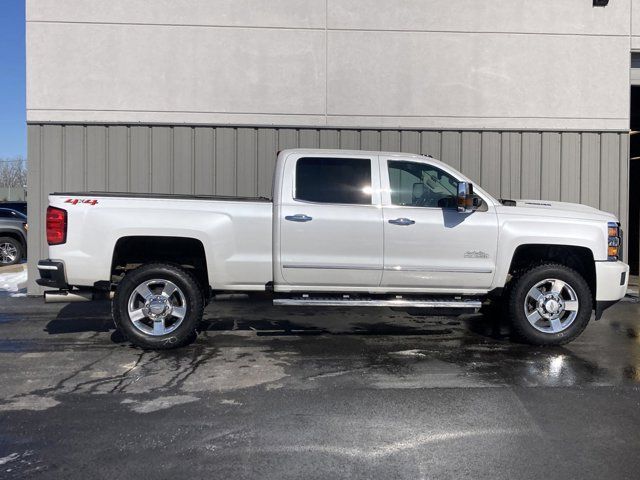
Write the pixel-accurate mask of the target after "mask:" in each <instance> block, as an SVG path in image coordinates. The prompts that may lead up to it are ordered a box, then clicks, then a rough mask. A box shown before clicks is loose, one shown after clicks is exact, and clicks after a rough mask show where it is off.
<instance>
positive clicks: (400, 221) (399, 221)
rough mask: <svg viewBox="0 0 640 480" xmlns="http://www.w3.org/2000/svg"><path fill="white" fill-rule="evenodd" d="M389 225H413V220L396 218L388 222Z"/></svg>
mask: <svg viewBox="0 0 640 480" xmlns="http://www.w3.org/2000/svg"><path fill="white" fill-rule="evenodd" d="M389 223H392V224H394V225H403V226H404V225H413V224H414V223H416V222H415V220H411V219H410V218H396V219H395V220H389Z"/></svg>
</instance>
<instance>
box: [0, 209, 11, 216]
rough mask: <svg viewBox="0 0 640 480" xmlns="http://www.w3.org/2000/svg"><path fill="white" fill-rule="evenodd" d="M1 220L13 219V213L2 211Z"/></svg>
mask: <svg viewBox="0 0 640 480" xmlns="http://www.w3.org/2000/svg"><path fill="white" fill-rule="evenodd" d="M0 218H11V212H10V211H9V210H0Z"/></svg>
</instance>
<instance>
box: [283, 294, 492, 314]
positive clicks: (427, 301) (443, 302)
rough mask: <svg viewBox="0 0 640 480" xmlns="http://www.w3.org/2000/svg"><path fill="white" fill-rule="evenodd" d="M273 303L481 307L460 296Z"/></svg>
mask: <svg viewBox="0 0 640 480" xmlns="http://www.w3.org/2000/svg"><path fill="white" fill-rule="evenodd" d="M273 304H274V305H282V306H301V305H309V306H317V307H397V308H402V307H410V308H456V309H467V310H475V309H479V308H480V307H482V302H481V301H480V300H478V299H475V298H472V299H462V298H424V297H423V298H410V297H409V298H406V297H400V298H398V297H396V298H386V299H385V298H366V297H365V298H363V297H354V298H351V297H350V296H348V295H346V296H343V297H310V296H302V297H295V298H276V299H274V300H273Z"/></svg>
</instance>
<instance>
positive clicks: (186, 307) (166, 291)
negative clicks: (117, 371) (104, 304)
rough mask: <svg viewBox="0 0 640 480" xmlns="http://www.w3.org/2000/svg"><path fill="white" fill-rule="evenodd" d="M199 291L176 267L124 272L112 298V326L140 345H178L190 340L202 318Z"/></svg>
mask: <svg viewBox="0 0 640 480" xmlns="http://www.w3.org/2000/svg"><path fill="white" fill-rule="evenodd" d="M203 305H204V302H203V298H202V290H201V288H200V286H199V285H198V282H197V280H196V279H195V277H194V276H193V275H192V274H191V273H189V272H188V271H186V270H183V269H182V268H180V267H177V266H174V265H167V264H161V263H156V264H148V265H144V266H142V267H140V268H137V269H136V270H133V271H132V272H130V273H128V274H127V275H125V277H124V278H123V279H122V281H121V282H120V284H119V285H118V289H117V290H116V294H115V296H114V298H113V303H112V312H113V320H114V322H115V323H116V326H117V327H118V328H119V329H120V330H121V331H122V333H123V334H124V335H125V336H126V337H127V339H128V340H129V341H130V342H131V343H133V344H134V345H137V346H139V347H142V348H150V349H156V350H160V349H169V348H178V347H181V346H183V345H186V344H187V343H190V342H191V341H193V340H194V339H195V337H196V329H197V326H198V324H199V323H200V320H201V319H202V311H203V308H204V307H203Z"/></svg>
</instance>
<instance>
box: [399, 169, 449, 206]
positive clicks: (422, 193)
mask: <svg viewBox="0 0 640 480" xmlns="http://www.w3.org/2000/svg"><path fill="white" fill-rule="evenodd" d="M388 164H389V183H390V186H391V203H392V204H394V205H408V206H412V207H435V208H437V207H440V208H453V207H455V206H456V194H457V191H458V180H456V179H455V178H454V177H452V176H451V175H449V174H448V173H446V172H444V171H442V170H440V169H439V168H437V167H434V166H433V165H429V164H425V163H416V162H398V161H389V162H388Z"/></svg>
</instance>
